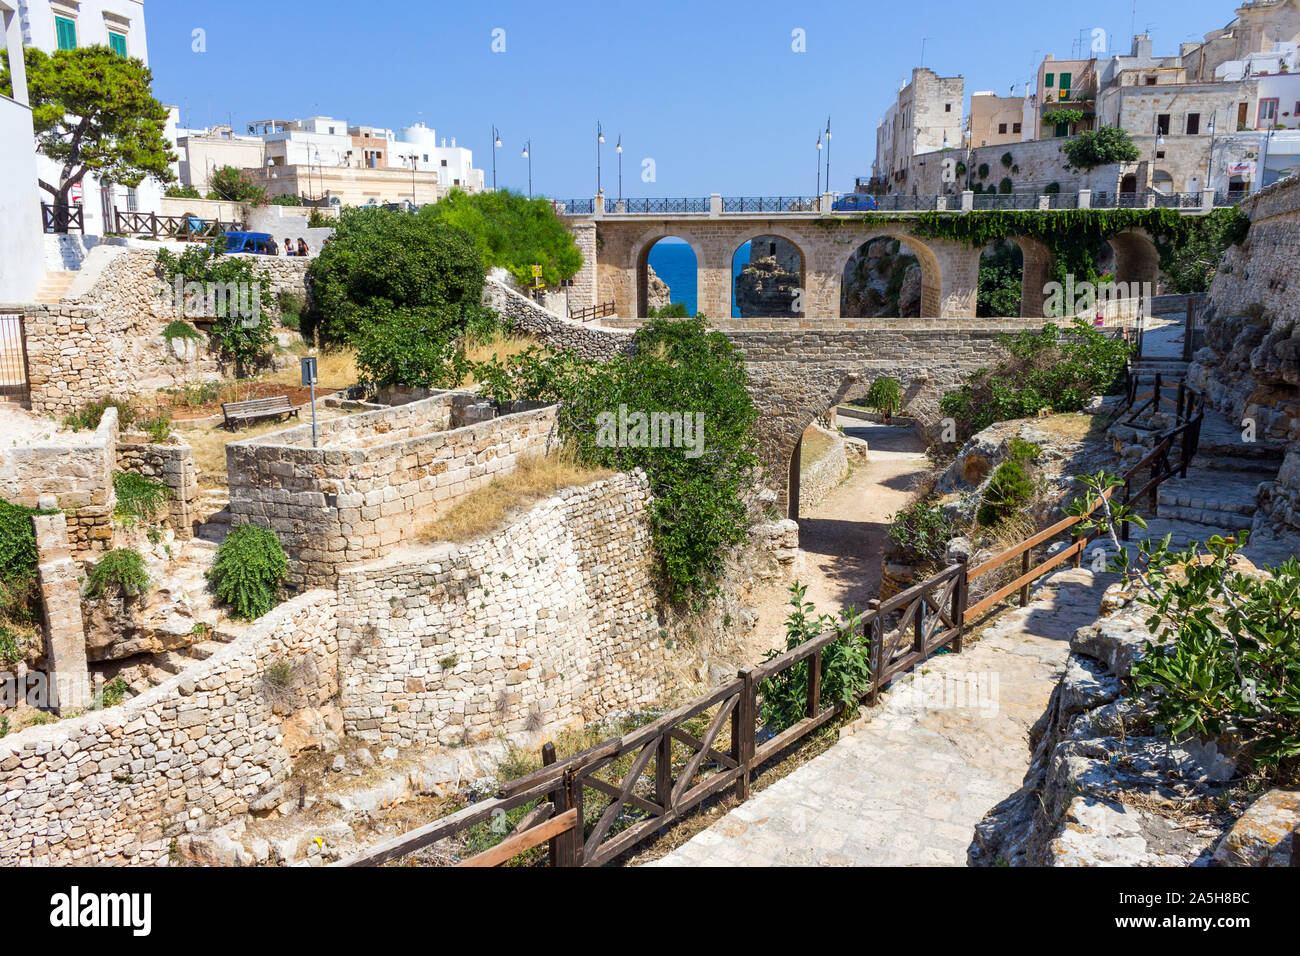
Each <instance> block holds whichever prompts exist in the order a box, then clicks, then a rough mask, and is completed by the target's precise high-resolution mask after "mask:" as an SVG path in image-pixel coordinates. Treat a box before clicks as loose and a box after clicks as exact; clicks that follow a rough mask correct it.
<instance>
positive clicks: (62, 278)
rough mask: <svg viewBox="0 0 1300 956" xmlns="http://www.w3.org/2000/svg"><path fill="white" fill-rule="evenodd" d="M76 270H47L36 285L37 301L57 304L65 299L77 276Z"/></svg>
mask: <svg viewBox="0 0 1300 956" xmlns="http://www.w3.org/2000/svg"><path fill="white" fill-rule="evenodd" d="M77 275H78V274H77V273H76V272H47V273H45V276H44V277H43V278H42V279H41V282H40V285H38V286H37V287H36V301H37V302H45V303H49V304H57V303H59V302H62V301H63V297H64V296H65V295H67V293H68V289H69V287H71V285H72V283H73V282H74V281H75V280H76V278H77Z"/></svg>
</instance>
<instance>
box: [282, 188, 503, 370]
mask: <svg viewBox="0 0 1300 956" xmlns="http://www.w3.org/2000/svg"><path fill="white" fill-rule="evenodd" d="M432 208H433V207H428V206H426V207H425V208H424V209H422V210H421V211H420V212H419V213H417V214H415V215H411V214H410V213H405V212H398V211H396V210H387V209H348V210H345V211H344V213H343V215H342V217H341V218H340V219H339V220H338V223H337V231H336V232H335V234H334V241H333V242H330V243H327V244H326V245H325V246H324V248H322V249H321V252H320V255H318V256H317V257H316V258H315V259H313V260H312V263H311V267H310V269H309V276H310V279H311V286H312V308H311V312H310V314H309V315H308V316H306V318H307V320H308V321H307V328H306V331H307V332H308V333H309V334H311V333H315V334H316V335H317V336H318V338H319V340H320V341H321V342H322V343H327V344H349V345H356V346H360V345H362V344H363V343H364V336H365V335H368V334H370V333H371V332H372V331H373V330H374V326H375V324H376V323H381V322H383V321H386V320H387V317H389V316H393V315H399V316H407V317H410V318H411V319H412V320H413V322H414V323H415V324H414V331H416V332H418V331H419V330H420V328H421V326H422V324H424V323H426V322H431V323H433V324H434V326H436V327H437V329H438V331H439V334H442V333H443V332H444V331H446V330H447V329H458V328H461V327H463V326H464V325H465V324H466V323H468V322H469V321H471V320H472V319H473V318H474V316H475V315H476V314H477V313H478V311H480V310H481V304H480V300H481V298H482V295H483V282H484V277H485V270H484V266H483V260H482V258H481V257H480V255H479V253H478V251H477V249H476V248H475V245H474V239H473V238H472V237H471V236H470V234H469V233H467V232H466V231H465V230H463V229H459V228H457V227H455V226H452V225H449V224H447V223H446V222H444V221H442V220H441V219H439V218H438V217H436V216H434V215H433V213H432V211H431V210H432ZM406 384H414V383H406Z"/></svg>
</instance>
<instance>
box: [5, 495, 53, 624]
mask: <svg viewBox="0 0 1300 956" xmlns="http://www.w3.org/2000/svg"><path fill="white" fill-rule="evenodd" d="M50 513H51V512H48V511H41V510H39V509H37V508H26V507H24V506H23V505H16V504H13V503H12V502H9V501H6V500H5V499H3V498H0V617H2V618H7V619H9V620H11V621H15V622H22V623H26V624H32V623H36V622H38V621H39V620H40V594H39V593H38V591H37V588H36V531H35V529H34V528H33V527H32V515H39V514H50Z"/></svg>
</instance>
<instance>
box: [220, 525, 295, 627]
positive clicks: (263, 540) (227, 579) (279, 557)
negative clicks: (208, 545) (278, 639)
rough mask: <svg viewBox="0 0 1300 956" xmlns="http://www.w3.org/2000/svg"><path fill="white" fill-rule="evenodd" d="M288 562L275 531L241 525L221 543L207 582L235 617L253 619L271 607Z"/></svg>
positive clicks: (273, 605)
mask: <svg viewBox="0 0 1300 956" xmlns="http://www.w3.org/2000/svg"><path fill="white" fill-rule="evenodd" d="M288 570H289V560H288V558H287V557H286V556H285V553H284V548H283V547H282V546H281V545H280V539H279V538H277V537H276V536H275V532H273V531H270V530H268V529H266V528H259V527H257V526H256V525H251V524H241V525H239V527H237V528H235V529H234V530H232V531H231V532H230V534H229V535H228V536H227V537H226V540H225V541H223V542H221V546H220V547H218V548H217V557H216V560H215V561H214V562H213V564H212V570H211V571H209V572H208V580H209V581H211V582H212V586H213V587H214V588H216V591H217V596H218V597H219V598H221V600H222V601H223V602H225V603H226V604H228V605H229V606H230V608H231V610H232V611H233V613H234V614H235V616H236V617H240V618H243V619H244V620H246V621H252V620H256V619H257V618H259V617H261V616H262V615H263V614H265V613H266V612H267V611H269V610H271V608H273V607H275V604H276V596H277V592H278V591H279V587H280V582H281V581H282V580H284V576H285V574H286V573H288Z"/></svg>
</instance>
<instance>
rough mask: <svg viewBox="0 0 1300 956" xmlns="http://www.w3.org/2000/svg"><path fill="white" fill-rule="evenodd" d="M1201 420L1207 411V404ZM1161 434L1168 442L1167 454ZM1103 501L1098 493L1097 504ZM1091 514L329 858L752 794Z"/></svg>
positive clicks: (599, 856) (603, 851) (1031, 572)
mask: <svg viewBox="0 0 1300 956" xmlns="http://www.w3.org/2000/svg"><path fill="white" fill-rule="evenodd" d="M1139 397H1140V396H1139ZM1198 398H1199V396H1198ZM1189 407H1190V406H1189ZM1197 407H1198V408H1199V405H1198V406H1197ZM1196 420H1197V422H1198V423H1199V413H1198V414H1197V419H1196ZM1187 424H1190V423H1186V424H1184V426H1182V428H1175V429H1173V430H1172V431H1170V432H1169V433H1168V434H1166V435H1164V436H1162V437H1161V440H1159V441H1158V443H1157V446H1156V448H1155V449H1154V450H1153V452H1152V453H1151V454H1149V455H1147V456H1146V457H1145V458H1144V459H1143V461H1142V462H1140V463H1139V464H1138V465H1137V466H1135V467H1134V468H1133V469H1130V471H1129V473H1128V474H1127V475H1126V476H1125V485H1124V488H1123V496H1124V500H1126V501H1127V500H1129V499H1130V498H1132V500H1137V499H1139V498H1140V497H1141V495H1142V494H1145V493H1146V492H1147V490H1148V488H1149V487H1151V486H1156V485H1158V484H1159V482H1160V481H1163V480H1164V479H1165V478H1168V477H1170V475H1172V474H1173V473H1174V472H1176V471H1177V470H1178V469H1177V467H1176V466H1172V467H1171V460H1170V459H1169V457H1168V454H1167V451H1168V448H1169V447H1170V442H1172V441H1173V439H1174V437H1175V435H1177V434H1181V435H1184V436H1186V435H1187V434H1189V433H1188V431H1186V430H1183V429H1185V428H1186V427H1187ZM1185 440H1186V439H1184V441H1185ZM1162 448H1163V449H1165V452H1166V453H1165V454H1159V452H1160V450H1161V449H1162ZM1193 450H1194V449H1193ZM1153 463H1154V464H1155V465H1157V466H1158V467H1159V468H1160V469H1161V470H1160V471H1159V472H1158V473H1157V474H1155V475H1153V477H1152V479H1151V481H1150V482H1149V483H1148V485H1144V486H1143V490H1142V491H1141V492H1139V493H1138V494H1137V495H1136V496H1130V494H1129V483H1130V482H1131V481H1133V480H1135V479H1136V477H1137V475H1138V473H1139V472H1140V471H1141V470H1142V469H1144V468H1147V467H1151V466H1152V465H1153ZM1116 490H1118V489H1110V490H1108V491H1107V492H1106V494H1105V498H1106V499H1107V500H1109V499H1110V498H1112V497H1113V495H1114V492H1115V491H1116ZM1153 498H1154V496H1153ZM1097 507H1100V502H1097V503H1096V504H1094V506H1093V510H1095V509H1096V508H1097ZM1083 520H1084V518H1082V517H1079V516H1070V517H1067V518H1064V519H1062V520H1061V521H1058V522H1057V523H1055V524H1053V525H1052V526H1051V527H1048V528H1045V529H1043V530H1042V531H1040V532H1038V533H1037V534H1035V535H1032V536H1031V537H1029V538H1027V539H1025V540H1024V541H1022V542H1020V543H1019V544H1017V545H1015V546H1014V547H1011V548H1008V549H1007V550H1006V551H1003V552H1002V553H1001V554H999V555H997V556H996V557H993V558H991V559H989V560H988V561H985V562H983V563H982V564H980V565H978V566H977V567H974V568H970V567H968V564H967V561H966V560H965V558H964V557H963V558H961V559H960V560H957V561H955V562H954V563H953V564H950V565H948V566H947V567H945V568H944V569H943V570H941V571H939V572H938V573H937V574H934V575H932V576H931V577H929V578H926V579H925V580H924V581H921V582H920V583H918V584H915V585H913V586H912V587H910V588H908V589H907V590H905V591H902V592H900V593H899V594H896V595H894V596H893V597H891V598H889V599H888V600H886V601H873V602H871V606H870V607H869V608H868V610H867V611H865V612H863V613H861V614H856V615H854V616H852V617H850V618H847V619H846V620H844V621H842V622H840V624H839V625H838V626H837V627H836V628H835V629H834V630H831V631H827V632H825V633H822V634H820V635H818V636H817V637H814V638H812V639H811V640H809V641H806V642H805V643H803V644H801V645H799V646H798V647H796V648H793V649H792V650H788V651H786V652H785V653H783V654H780V655H779V656H776V657H773V658H772V659H770V660H768V661H765V662H763V663H762V664H759V665H757V666H754V667H745V668H742V669H741V670H740V671H739V673H737V675H736V677H735V678H733V679H732V680H730V681H728V682H727V683H725V684H723V685H722V686H720V687H718V688H716V689H714V690H712V691H710V692H709V693H708V694H705V695H704V696H702V697H699V698H696V699H695V700H693V701H691V702H690V703H687V704H684V705H683V706H681V707H678V708H677V709H675V710H673V711H670V712H669V713H667V714H664V715H663V716H661V717H659V718H658V719H656V720H654V721H652V722H651V723H648V724H646V725H644V726H642V727H639V728H637V729H635V730H633V731H631V732H629V733H627V734H624V735H623V736H621V737H617V738H614V739H611V740H606V741H604V742H602V743H599V744H597V745H595V746H593V747H590V748H588V749H587V750H584V751H582V752H581V753H577V754H574V755H573V756H571V757H567V758H565V759H563V760H558V761H557V760H556V759H555V750H554V747H553V746H552V745H550V744H547V745H546V747H544V748H543V753H542V759H543V767H542V768H541V769H540V770H537V771H535V772H533V773H531V774H528V775H526V776H523V777H519V778H517V779H515V780H511V781H509V782H508V783H506V784H505V785H504V786H502V788H501V789H500V791H499V792H498V794H497V796H496V797H494V798H491V799H488V800H483V801H480V802H478V803H475V804H472V805H471V806H468V807H466V808H464V809H463V810H460V811H458V812H456V813H453V814H450V815H449V816H446V817H443V818H442V819H439V820H435V821H433V822H432V823H429V824H426V825H425V826H422V827H419V828H418V829H415V830H412V831H410V832H408V833H405V834H402V835H401V836H397V837H394V838H392V839H390V840H387V841H385V842H383V843H380V844H378V845H377V846H374V847H371V848H370V849H369V850H367V851H365V852H364V853H361V854H358V855H356V856H353V857H350V858H348V859H345V860H341V861H339V862H337V863H335V864H333V865H334V866H378V865H381V864H384V863H388V862H390V861H393V860H396V859H399V858H400V857H403V856H405V855H407V854H409V853H412V852H414V851H417V850H420V849H423V848H427V847H431V846H433V845H434V844H436V843H438V842H439V841H442V840H446V839H449V838H453V837H461V836H463V835H464V834H466V832H467V831H470V830H472V829H473V828H475V827H482V826H485V825H488V826H494V827H496V828H497V832H498V833H499V832H501V831H503V830H504V827H505V821H507V820H508V819H509V817H508V816H507V814H510V813H511V812H515V813H516V814H518V813H519V812H521V811H523V810H526V811H527V812H526V813H524V814H523V816H522V817H520V818H519V819H518V821H517V822H516V823H515V824H514V825H513V826H512V827H511V829H510V833H509V834H508V835H507V836H505V838H504V839H503V840H502V841H501V842H499V843H498V844H497V845H495V846H493V847H492V848H490V849H488V850H486V851H484V852H482V853H479V854H476V855H473V856H471V857H470V858H469V859H467V860H464V861H462V863H460V864H458V865H470V866H478V865H484V866H493V865H498V864H500V863H504V862H506V861H507V860H509V859H512V858H513V857H514V856H516V855H518V854H520V853H522V852H524V851H526V850H529V849H532V848H535V847H539V846H541V845H542V844H543V843H546V844H547V845H548V848H549V859H550V863H551V865H553V866H600V865H601V864H604V863H607V862H609V861H610V860H613V859H615V858H616V857H618V856H619V855H620V854H622V853H625V852H626V851H628V850H629V849H631V848H632V847H634V846H636V845H637V844H638V843H640V842H641V841H643V840H645V839H646V838H648V837H649V836H651V835H652V834H654V833H655V832H657V831H659V830H661V829H662V828H664V827H666V826H668V825H669V824H671V823H673V822H674V821H676V820H679V819H681V818H682V817H683V816H684V815H686V814H687V813H688V812H690V811H691V810H692V809H693V808H695V807H696V806H698V805H699V804H700V803H701V802H703V801H704V800H706V799H708V798H709V797H712V796H715V795H717V794H720V793H722V792H724V791H726V790H728V789H731V790H732V791H733V792H734V794H735V795H736V797H737V798H738V799H741V800H744V799H746V798H747V797H748V796H749V788H750V780H751V777H752V775H753V773H754V771H755V770H756V769H757V768H759V767H760V766H761V765H763V764H764V763H765V762H766V761H768V760H770V759H771V758H773V757H775V756H776V755H777V754H779V753H781V752H782V751H784V750H786V749H787V748H789V747H791V746H792V745H794V744H797V743H798V742H800V741H801V740H803V739H804V738H806V737H807V736H808V735H809V734H811V733H813V732H814V731H816V730H817V729H818V728H820V727H822V726H824V725H825V724H827V723H829V722H830V721H832V720H834V719H835V718H836V717H838V716H839V715H840V714H842V713H843V712H844V711H845V710H846V709H847V708H848V707H850V706H857V704H858V703H859V702H860V701H861V700H863V699H866V700H868V701H870V702H871V703H875V702H876V701H877V700H878V699H879V696H880V692H881V690H882V689H884V688H885V687H886V685H888V684H889V683H890V682H891V681H892V680H893V679H894V678H895V677H897V676H898V675H900V674H902V673H904V672H906V671H908V670H910V669H911V668H912V667H914V666H915V665H916V664H918V663H919V662H921V661H922V660H924V659H925V658H926V657H928V656H930V655H931V654H933V653H935V652H936V651H938V650H939V649H941V648H948V649H950V650H951V651H952V652H953V653H960V652H961V650H962V638H963V635H964V633H965V630H966V628H967V626H968V623H970V622H973V621H975V620H977V619H978V618H979V617H980V616H982V615H984V614H986V613H987V612H989V611H991V610H992V609H993V608H994V607H995V606H996V605H997V604H999V603H1000V602H1001V601H1003V600H1004V599H1005V598H1007V597H1008V596H1010V595H1011V594H1013V593H1016V592H1017V591H1018V592H1019V597H1020V602H1021V604H1022V605H1023V604H1026V603H1028V601H1029V588H1030V585H1031V584H1032V583H1033V582H1034V581H1036V580H1037V579H1038V578H1040V577H1042V576H1043V575H1045V574H1047V573H1048V572H1050V571H1052V570H1053V569H1055V568H1056V567H1058V566H1059V565H1061V564H1063V563H1064V562H1065V561H1067V560H1073V563H1074V566H1075V567H1078V566H1079V564H1080V559H1081V557H1082V554H1083V552H1084V550H1085V549H1086V548H1087V545H1088V542H1089V541H1090V540H1091V539H1092V538H1093V537H1095V536H1096V534H1097V532H1095V531H1094V532H1093V533H1092V534H1091V535H1085V534H1080V533H1077V531H1076V526H1077V525H1078V524H1079V523H1080V522H1081V521H1083ZM1072 532H1073V536H1074V538H1075V540H1074V543H1073V544H1071V545H1070V546H1068V547H1066V548H1064V549H1062V550H1060V551H1058V552H1057V553H1056V554H1054V555H1051V556H1050V557H1048V558H1046V559H1045V560H1041V561H1038V562H1037V563H1035V562H1034V559H1033V557H1032V556H1033V553H1034V550H1035V549H1036V548H1038V547H1040V546H1041V545H1044V544H1046V543H1047V542H1049V541H1051V540H1052V539H1054V538H1056V537H1058V536H1060V535H1063V534H1070V533H1072ZM1017 558H1018V559H1019V560H1020V569H1019V570H1020V573H1019V574H1018V575H1017V576H1016V577H1015V578H1014V580H1012V581H1010V582H1009V583H1006V584H1003V585H1001V586H995V588H994V589H993V590H991V591H990V592H989V593H988V594H987V595H984V596H983V597H981V598H980V599H979V600H978V601H976V602H975V603H973V604H972V603H971V587H972V585H973V584H974V583H975V582H977V581H978V580H980V579H981V578H984V577H986V576H987V575H991V574H993V573H994V572H996V571H998V570H999V569H1001V568H1005V567H1007V566H1008V565H1010V564H1011V562H1013V561H1015V560H1016V559H1017ZM842 640H856V641H865V642H866V643H867V647H868V653H869V658H870V662H871V677H870V680H869V682H868V684H867V686H866V687H865V688H863V690H862V692H861V695H860V696H859V697H858V698H857V699H856V700H853V701H843V700H834V701H827V700H826V699H824V697H823V695H822V658H823V655H824V653H825V652H826V649H827V648H828V647H830V646H831V645H832V644H834V643H835V642H836V641H842ZM794 667H802V668H804V669H805V676H806V681H805V682H804V683H805V686H806V687H807V699H806V703H805V706H804V709H803V717H802V718H801V719H799V720H798V721H797V722H795V723H794V724H792V725H791V726H789V727H786V728H784V729H783V730H781V731H780V732H778V733H775V734H773V735H771V736H768V737H763V736H762V732H763V730H764V728H763V727H762V726H761V725H760V719H759V705H760V686H761V685H762V683H763V682H764V681H766V680H769V679H771V678H774V677H777V676H778V675H781V674H784V673H785V672H787V671H789V670H790V669H791V668H794ZM724 733H725V735H726V737H727V740H726V742H725V743H723V742H722V738H723V735H724ZM530 805H532V806H531V807H530ZM589 805H590V806H589ZM589 811H590V812H589ZM597 811H599V815H598V816H597V815H596V813H597ZM592 816H594V817H596V819H595V821H594V823H592V824H591V825H590V827H588V826H587V825H586V823H585V821H587V820H588V819H589V817H592Z"/></svg>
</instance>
